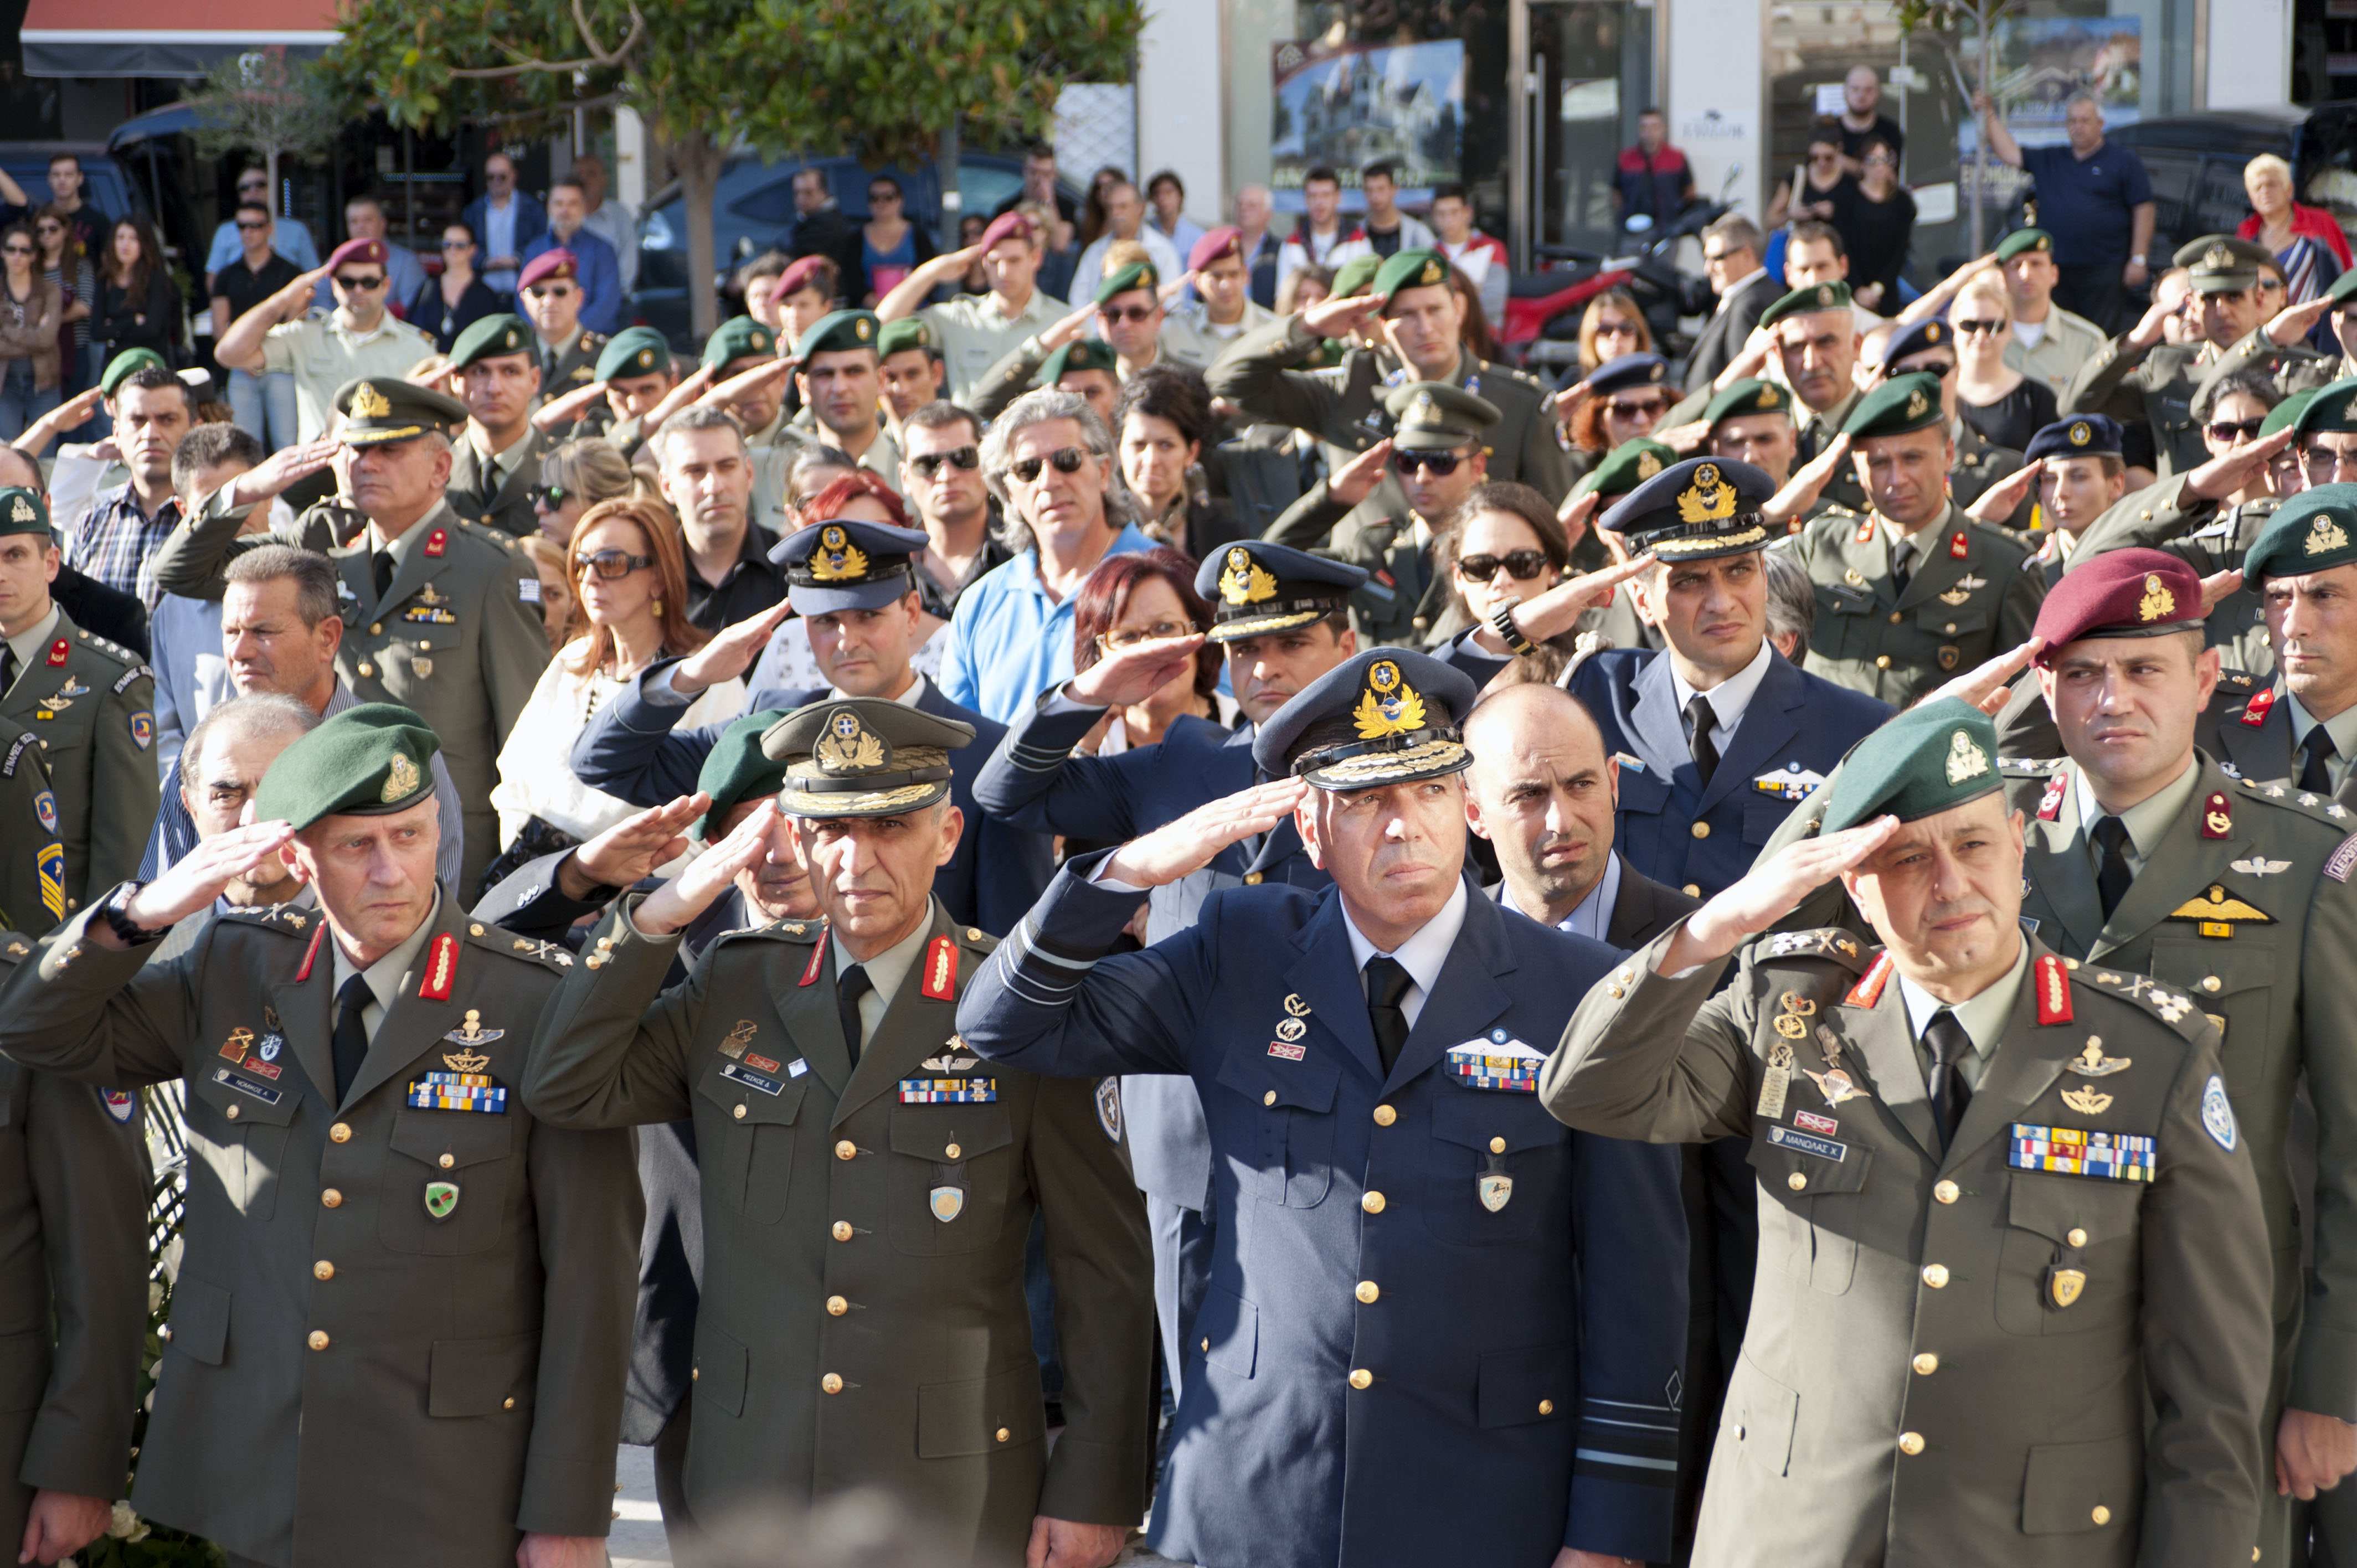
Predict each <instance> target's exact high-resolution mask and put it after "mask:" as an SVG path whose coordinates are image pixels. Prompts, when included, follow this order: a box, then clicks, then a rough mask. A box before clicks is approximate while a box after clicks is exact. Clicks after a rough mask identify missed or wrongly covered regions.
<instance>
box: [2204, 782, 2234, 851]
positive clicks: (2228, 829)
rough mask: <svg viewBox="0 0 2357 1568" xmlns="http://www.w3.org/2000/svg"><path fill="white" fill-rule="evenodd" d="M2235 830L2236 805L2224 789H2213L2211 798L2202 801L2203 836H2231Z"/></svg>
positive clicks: (2219, 837)
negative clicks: (2228, 797)
mask: <svg viewBox="0 0 2357 1568" xmlns="http://www.w3.org/2000/svg"><path fill="white" fill-rule="evenodd" d="M2233 832H2234V807H2233V802H2232V801H2230V800H2227V799H2226V793H2225V791H2224V790H2222V789H2212V791H2210V798H2209V799H2208V800H2204V801H2202V802H2201V836H2202V837H2203V838H2205V839H2222V838H2231V837H2233Z"/></svg>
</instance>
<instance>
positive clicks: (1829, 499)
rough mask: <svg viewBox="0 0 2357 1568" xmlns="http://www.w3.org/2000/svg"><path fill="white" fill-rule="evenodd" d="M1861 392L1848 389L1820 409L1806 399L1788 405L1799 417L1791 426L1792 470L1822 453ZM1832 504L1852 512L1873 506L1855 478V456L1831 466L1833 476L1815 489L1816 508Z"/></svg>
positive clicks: (1843, 422) (1862, 486) (1865, 509)
mask: <svg viewBox="0 0 2357 1568" xmlns="http://www.w3.org/2000/svg"><path fill="white" fill-rule="evenodd" d="M1861 395H1862V394H1861V393H1858V392H1852V393H1850V394H1849V395H1848V396H1847V397H1845V398H1844V399H1842V400H1841V402H1839V403H1835V404H1834V405H1833V407H1831V408H1829V409H1826V410H1825V411H1824V413H1817V412H1815V411H1814V410H1813V409H1811V408H1810V407H1809V406H1808V405H1807V404H1806V403H1794V404H1793V405H1792V413H1793V414H1794V416H1795V417H1796V418H1797V420H1798V421H1799V423H1798V424H1797V425H1796V427H1795V428H1796V429H1797V431H1798V434H1797V435H1795V436H1794V438H1793V446H1792V467H1793V469H1794V471H1795V472H1797V471H1799V470H1800V469H1801V468H1802V467H1804V466H1806V465H1807V464H1810V463H1813V462H1815V461H1816V460H1817V458H1818V457H1820V456H1823V455H1824V449H1825V448H1826V447H1828V446H1832V445H1833V441H1834V437H1835V436H1836V435H1840V434H1841V433H1842V426H1843V425H1845V424H1848V423H1849V416H1850V414H1851V413H1854V412H1855V411H1856V410H1857V400H1858V398H1859V397H1860V396H1861ZM1835 507H1840V508H1842V509H1844V510H1848V511H1855V512H1865V511H1870V510H1873V509H1872V508H1871V507H1870V506H1869V505H1868V504H1867V499H1866V487H1865V486H1864V485H1862V484H1860V483H1859V482H1858V478H1857V465H1856V462H1855V460H1852V461H1849V462H1845V463H1843V464H1842V466H1841V467H1838V468H1835V470H1834V473H1833V477H1832V478H1829V479H1827V480H1826V481H1825V485H1824V489H1821V490H1819V491H1818V492H1817V504H1816V509H1815V510H1818V511H1824V510H1830V509H1832V508H1835Z"/></svg>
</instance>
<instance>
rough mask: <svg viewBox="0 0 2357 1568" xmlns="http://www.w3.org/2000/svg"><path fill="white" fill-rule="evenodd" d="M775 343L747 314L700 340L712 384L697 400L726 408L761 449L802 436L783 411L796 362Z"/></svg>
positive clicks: (751, 442) (797, 442)
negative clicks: (784, 354)
mask: <svg viewBox="0 0 2357 1568" xmlns="http://www.w3.org/2000/svg"><path fill="white" fill-rule="evenodd" d="M778 343H779V338H778V335H777V334H776V333H775V332H773V331H771V330H770V328H767V327H765V326H763V325H762V324H761V323H760V322H759V321H756V320H755V319H754V318H753V317H749V316H733V317H729V318H728V319H727V320H726V321H724V322H722V323H721V324H720V328H719V330H717V331H716V332H714V333H713V335H712V336H711V337H709V338H705V343H704V367H705V369H706V370H708V371H711V372H712V386H711V390H709V391H708V392H705V394H704V396H702V397H700V398H698V399H697V400H696V402H697V403H699V404H701V405H703V406H705V407H707V408H721V409H726V411H727V412H728V413H730V414H732V415H734V416H735V418H736V420H737V424H738V425H739V426H741V427H742V428H743V430H744V432H745V441H746V444H747V445H748V446H752V447H755V448H759V449H767V448H769V447H771V446H786V447H791V446H798V445H801V444H802V435H801V433H800V432H799V431H796V430H795V429H794V428H793V427H792V415H791V414H790V413H788V412H787V410H786V392H788V390H789V389H790V388H791V386H792V384H793V378H792V373H791V372H792V371H793V369H794V366H793V364H792V362H791V361H790V360H785V359H781V358H780V356H779V353H778ZM755 371H760V372H762V373H761V374H759V375H756V374H754V373H753V372H755ZM724 389H726V390H724ZM765 477H766V476H765ZM780 499H782V497H780Z"/></svg>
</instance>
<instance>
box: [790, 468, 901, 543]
mask: <svg viewBox="0 0 2357 1568" xmlns="http://www.w3.org/2000/svg"><path fill="white" fill-rule="evenodd" d="M854 496H872V497H874V498H875V499H877V500H879V501H881V502H883V503H884V510H886V511H888V512H890V513H891V514H892V523H893V526H895V527H897V528H915V527H917V526H918V525H917V524H916V523H913V522H910V521H909V509H908V507H907V506H906V505H905V504H903V503H902V501H901V499H900V495H899V491H898V490H895V489H893V488H892V487H891V486H889V485H888V484H886V483H885V482H884V481H883V480H881V479H879V478H877V477H876V476H875V475H873V474H871V473H869V472H868V471H867V470H866V469H865V468H854V469H852V470H851V471H850V472H849V473H847V474H845V475H844V476H843V477H842V478H838V479H831V480H829V481H828V482H827V486H826V488H825V489H823V490H821V491H819V493H818V494H816V495H814V496H813V497H811V499H808V500H806V501H804V502H802V505H801V506H800V507H798V508H797V509H795V510H796V514H797V515H798V516H800V517H802V519H804V520H805V521H803V524H802V526H803V527H805V528H807V527H809V526H810V525H811V524H812V523H813V522H824V521H827V520H828V519H829V518H831V517H833V516H834V514H835V513H836V512H838V511H840V510H843V504H844V503H845V501H847V500H849V499H851V498H852V497H854Z"/></svg>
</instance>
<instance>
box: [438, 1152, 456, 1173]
mask: <svg viewBox="0 0 2357 1568" xmlns="http://www.w3.org/2000/svg"><path fill="white" fill-rule="evenodd" d="M435 1163H436V1165H440V1166H441V1167H442V1168H443V1169H444V1170H446V1171H447V1170H449V1169H452V1168H453V1167H455V1166H456V1165H457V1163H458V1156H457V1155H443V1156H442V1157H441V1158H440V1159H439V1160H437V1161H436V1162H435Z"/></svg>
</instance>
